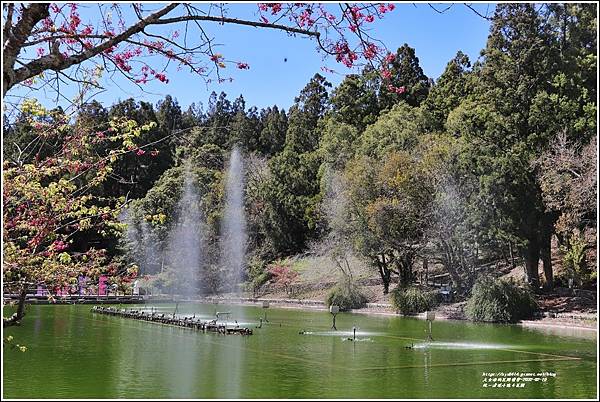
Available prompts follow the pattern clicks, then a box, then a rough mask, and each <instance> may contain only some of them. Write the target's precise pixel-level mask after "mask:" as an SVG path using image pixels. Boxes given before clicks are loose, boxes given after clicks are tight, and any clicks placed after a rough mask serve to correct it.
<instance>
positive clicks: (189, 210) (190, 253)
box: [165, 167, 204, 299]
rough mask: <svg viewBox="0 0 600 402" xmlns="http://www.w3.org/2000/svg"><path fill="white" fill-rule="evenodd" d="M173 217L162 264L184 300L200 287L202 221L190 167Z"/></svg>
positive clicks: (197, 291) (186, 172)
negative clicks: (173, 278) (163, 263)
mask: <svg viewBox="0 0 600 402" xmlns="http://www.w3.org/2000/svg"><path fill="white" fill-rule="evenodd" d="M175 214H176V220H175V224H174V226H173V228H172V230H171V233H170V235H169V239H168V244H167V249H166V251H167V252H166V258H165V263H166V265H167V266H168V267H169V268H170V269H171V270H172V271H173V273H174V276H175V283H174V286H175V292H176V293H177V294H178V295H180V296H182V297H184V298H187V299H192V298H196V297H197V296H198V293H199V288H200V286H201V283H200V269H201V264H202V261H203V253H202V251H203V250H204V245H203V233H204V219H203V214H202V211H201V209H200V198H199V196H198V193H197V191H196V189H195V187H194V183H193V179H192V173H191V171H190V169H189V167H187V168H186V170H185V176H184V181H183V191H182V195H181V198H180V199H179V202H178V203H177V207H176V210H175Z"/></svg>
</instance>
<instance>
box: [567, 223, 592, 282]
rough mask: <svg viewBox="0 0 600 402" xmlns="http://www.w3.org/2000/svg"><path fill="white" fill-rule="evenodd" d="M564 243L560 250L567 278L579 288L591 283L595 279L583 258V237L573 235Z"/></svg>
mask: <svg viewBox="0 0 600 402" xmlns="http://www.w3.org/2000/svg"><path fill="white" fill-rule="evenodd" d="M566 243H567V244H566V245H564V246H562V247H561V248H560V249H561V251H562V252H563V266H564V267H565V269H566V271H567V274H568V276H569V277H570V278H573V279H574V280H575V283H576V284H577V285H579V286H585V285H588V284H590V283H593V282H594V280H595V279H596V278H595V275H594V271H593V270H591V269H590V267H589V266H588V264H587V261H586V258H585V251H586V249H587V243H586V241H585V239H584V238H583V236H580V235H574V236H572V237H571V238H570V239H567V242H566Z"/></svg>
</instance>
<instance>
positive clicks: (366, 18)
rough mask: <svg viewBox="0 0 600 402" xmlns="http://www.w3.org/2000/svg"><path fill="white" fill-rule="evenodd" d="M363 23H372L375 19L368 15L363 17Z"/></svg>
mask: <svg viewBox="0 0 600 402" xmlns="http://www.w3.org/2000/svg"><path fill="white" fill-rule="evenodd" d="M365 21H367V22H373V21H375V17H373V16H372V15H371V14H369V15H367V16H366V17H365Z"/></svg>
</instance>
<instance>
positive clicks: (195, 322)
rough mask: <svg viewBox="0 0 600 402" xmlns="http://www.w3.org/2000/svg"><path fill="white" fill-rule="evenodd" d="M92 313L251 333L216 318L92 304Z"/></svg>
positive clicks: (230, 332) (225, 333) (215, 330)
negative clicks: (229, 325)
mask: <svg viewBox="0 0 600 402" xmlns="http://www.w3.org/2000/svg"><path fill="white" fill-rule="evenodd" d="M91 311H92V313H96V314H105V315H110V316H117V317H122V318H130V319H134V320H140V321H150V322H154V323H159V324H165V325H174V326H177V327H184V328H190V329H193V330H196V331H202V332H216V333H219V334H224V335H252V330H251V329H250V328H241V327H233V328H232V327H227V325H225V324H224V323H219V322H218V321H217V320H216V319H215V320H210V321H202V320H200V319H199V318H194V317H178V316H176V315H175V314H158V313H156V312H152V313H150V312H145V311H139V310H127V309H119V308H115V307H104V306H94V307H92V309H91Z"/></svg>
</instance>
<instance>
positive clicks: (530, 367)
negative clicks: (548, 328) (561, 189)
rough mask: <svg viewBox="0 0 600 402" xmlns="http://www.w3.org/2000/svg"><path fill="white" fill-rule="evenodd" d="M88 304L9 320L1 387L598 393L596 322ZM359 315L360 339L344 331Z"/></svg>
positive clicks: (80, 392) (119, 393) (273, 393)
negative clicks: (99, 308)
mask: <svg viewBox="0 0 600 402" xmlns="http://www.w3.org/2000/svg"><path fill="white" fill-rule="evenodd" d="M90 307H91V306H89V305H87V306H86V305H77V306H74V305H71V306H68V305H65V306H31V307H29V308H28V312H27V316H26V318H25V320H24V321H23V324H22V325H21V326H20V327H13V328H8V329H7V330H5V332H4V335H5V337H6V336H8V335H12V336H13V337H14V338H15V340H14V341H15V342H17V343H20V344H23V345H26V346H27V347H28V351H27V352H25V353H22V352H20V351H17V350H14V349H10V348H5V350H4V353H3V364H4V379H3V380H4V387H3V397H4V398H544V399H549V398H594V397H595V396H596V393H597V390H596V382H597V381H596V372H597V368H596V366H597V362H596V342H597V340H596V333H595V332H594V331H581V332H578V331H576V330H567V331H563V332H561V331H559V332H555V333H548V332H542V331H541V330H539V329H533V328H531V329H530V328H524V327H521V326H517V325H491V324H472V323H465V322H458V321H441V320H440V321H435V322H434V323H433V337H434V341H433V342H431V343H429V342H427V340H426V339H427V333H426V324H427V323H426V322H425V321H423V320H419V319H413V318H400V317H390V316H367V315H364V314H349V313H343V314H339V315H338V316H337V321H336V325H337V328H338V331H332V330H331V315H330V314H329V313H328V312H325V311H302V310H296V309H275V308H270V309H268V310H267V318H268V320H269V323H265V324H263V327H262V328H260V329H256V328H255V327H256V326H257V325H258V318H259V317H263V316H264V310H263V309H261V308H260V307H250V306H226V305H212V304H187V305H180V306H179V310H178V314H189V315H192V314H196V317H198V316H200V317H202V318H205V319H207V320H208V319H212V318H213V317H214V313H215V312H216V311H231V312H232V317H231V319H230V320H231V323H232V324H233V322H232V321H233V320H234V319H237V320H238V322H239V323H240V325H242V326H248V327H251V328H253V329H254V335H252V336H239V335H228V336H225V335H219V334H215V333H202V332H196V331H193V330H190V329H185V328H178V327H171V326H166V325H161V324H156V323H151V322H142V321H136V320H131V319H125V318H120V317H110V316H104V315H99V314H94V313H91V312H90ZM124 307H129V308H130V307H131V306H124ZM146 307H147V306H146ZM156 307H157V309H158V311H162V312H168V313H172V312H173V308H174V306H173V305H157V306H156ZM5 315H6V312H5ZM353 326H356V327H357V341H355V342H353V341H349V340H347V338H348V337H352V327H353ZM301 330H304V331H307V332H308V333H307V334H304V335H301V334H299V331H301ZM412 345H414V347H413V348H412V349H407V348H406V346H412ZM485 373H496V374H495V378H497V379H498V378H501V376H502V374H498V373H504V375H505V378H511V377H512V378H516V376H518V375H525V373H532V374H536V376H535V378H539V380H535V379H532V381H529V382H528V381H525V380H522V381H515V382H514V383H515V384H518V383H525V386H524V387H512V386H504V387H498V386H497V387H493V385H492V384H494V383H496V384H500V383H501V382H500V381H498V380H497V381H496V382H494V381H493V379H492V378H491V377H486V375H485ZM511 373H513V374H512V375H511ZM514 373H517V374H514ZM518 373H522V374H518ZM541 373H546V374H545V375H546V377H542V375H543V374H541ZM548 373H549V374H548ZM537 374H539V375H537ZM552 374H555V376H553V375H552ZM519 378H525V377H519ZM531 378H534V377H531ZM542 378H545V380H543V379H542ZM484 380H487V381H484ZM512 383H513V382H512V380H510V382H504V384H512Z"/></svg>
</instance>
